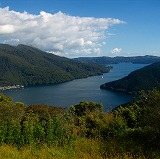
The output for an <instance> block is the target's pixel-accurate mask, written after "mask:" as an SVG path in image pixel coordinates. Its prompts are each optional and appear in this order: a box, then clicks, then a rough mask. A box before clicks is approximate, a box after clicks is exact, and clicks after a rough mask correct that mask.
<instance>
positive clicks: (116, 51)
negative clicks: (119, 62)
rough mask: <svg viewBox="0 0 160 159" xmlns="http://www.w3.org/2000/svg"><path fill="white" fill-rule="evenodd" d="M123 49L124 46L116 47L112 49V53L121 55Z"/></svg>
mask: <svg viewBox="0 0 160 159" xmlns="http://www.w3.org/2000/svg"><path fill="white" fill-rule="evenodd" d="M121 51H122V48H114V49H113V50H112V51H111V53H112V54H113V55H119V54H120V52H121Z"/></svg>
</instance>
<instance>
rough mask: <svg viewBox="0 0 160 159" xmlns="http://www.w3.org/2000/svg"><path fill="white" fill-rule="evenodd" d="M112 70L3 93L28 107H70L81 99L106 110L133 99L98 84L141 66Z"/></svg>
mask: <svg viewBox="0 0 160 159" xmlns="http://www.w3.org/2000/svg"><path fill="white" fill-rule="evenodd" d="M110 66H112V67H113V69H112V70H111V71H110V72H109V73H105V74H103V77H102V76H92V77H88V78H84V79H77V80H73V81H70V82H66V83H61V84H57V85H50V86H34V87H25V88H20V89H12V90H5V91H2V93H3V94H4V95H6V96H10V97H12V98H13V101H14V102H17V101H20V102H24V103H25V104H27V105H30V104H47V105H52V106H61V107H67V108H69V107H70V106H71V105H74V104H78V103H79V102H80V101H82V100H86V101H94V102H98V103H102V104H103V106H104V110H105V111H109V110H111V109H113V108H115V107H116V106H118V105H120V104H124V103H126V102H129V101H131V100H133V97H132V96H131V95H127V94H124V93H120V92H112V91H107V90H101V89H100V85H101V84H104V83H106V82H110V81H113V80H117V79H120V78H122V77H124V76H126V75H128V74H129V73H130V72H132V71H134V70H136V69H139V68H142V67H144V66H145V65H144V64H132V63H120V64H112V65H110Z"/></svg>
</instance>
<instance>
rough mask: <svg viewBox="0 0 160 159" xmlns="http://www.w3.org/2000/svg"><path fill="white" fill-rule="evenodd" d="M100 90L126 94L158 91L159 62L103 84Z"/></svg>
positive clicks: (159, 88)
mask: <svg viewBox="0 0 160 159" xmlns="http://www.w3.org/2000/svg"><path fill="white" fill-rule="evenodd" d="M100 88H101V89H107V90H113V91H121V92H126V93H136V92H138V91H141V90H150V89H153V88H156V89H158V90H160V62H158V63H154V64H151V65H148V66H145V67H143V68H141V69H139V70H136V71H133V72H131V73H130V74H129V75H128V76H126V77H124V78H122V79H120V80H116V81H112V82H109V83H105V84H103V85H101V86H100Z"/></svg>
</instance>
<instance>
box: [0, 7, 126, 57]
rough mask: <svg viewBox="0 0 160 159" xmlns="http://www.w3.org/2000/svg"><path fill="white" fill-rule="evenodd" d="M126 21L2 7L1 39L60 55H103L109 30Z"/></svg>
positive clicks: (0, 16) (0, 10)
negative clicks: (28, 11)
mask: <svg viewBox="0 0 160 159" xmlns="http://www.w3.org/2000/svg"><path fill="white" fill-rule="evenodd" d="M123 23H124V22H123V21H121V20H119V19H112V18H94V17H75V16H70V15H67V14H65V13H62V12H58V13H55V14H50V13H46V12H44V11H41V12H40V14H39V15H33V14H29V13H27V12H23V13H20V12H16V11H13V10H9V7H6V8H0V42H1V43H2V42H3V43H8V44H19V43H23V44H27V45H33V46H35V47H38V48H40V49H43V50H45V51H49V52H56V53H58V54H61V55H64V56H65V55H74V54H75V55H77V56H78V55H82V54H83V55H86V54H100V52H101V47H102V46H103V45H105V44H106V43H105V42H104V41H105V38H106V37H107V36H108V35H107V30H108V29H109V28H110V27H111V26H113V25H117V24H123Z"/></svg>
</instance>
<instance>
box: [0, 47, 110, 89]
mask: <svg viewBox="0 0 160 159" xmlns="http://www.w3.org/2000/svg"><path fill="white" fill-rule="evenodd" d="M109 70H110V68H109V67H105V66H102V65H96V64H85V63H82V62H78V61H74V60H71V59H68V58H65V57H60V56H56V55H54V54H50V53H46V52H44V51H41V50H39V49H37V48H34V47H32V46H26V45H22V44H21V45H18V46H11V45H7V44H0V86H8V85H24V86H27V85H40V84H56V83H61V82H65V81H70V80H73V79H77V78H84V77H88V76H93V75H98V74H102V73H105V72H108V71H109Z"/></svg>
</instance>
